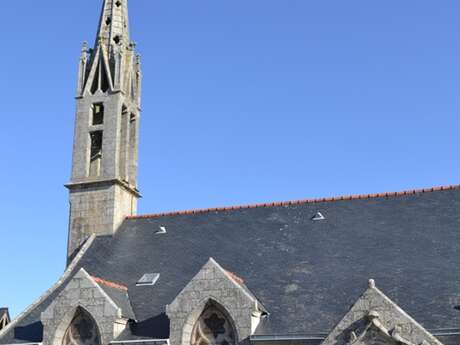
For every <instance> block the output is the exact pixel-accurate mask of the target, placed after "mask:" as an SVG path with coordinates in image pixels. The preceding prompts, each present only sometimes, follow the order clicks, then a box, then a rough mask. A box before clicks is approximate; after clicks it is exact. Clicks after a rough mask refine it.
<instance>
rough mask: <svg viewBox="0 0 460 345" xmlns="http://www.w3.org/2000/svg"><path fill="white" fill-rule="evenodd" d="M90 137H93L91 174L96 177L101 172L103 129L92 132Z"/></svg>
mask: <svg viewBox="0 0 460 345" xmlns="http://www.w3.org/2000/svg"><path fill="white" fill-rule="evenodd" d="M90 139H91V152H90V165H89V176H92V177H96V176H99V175H100V174H101V160H102V131H95V132H91V133H90Z"/></svg>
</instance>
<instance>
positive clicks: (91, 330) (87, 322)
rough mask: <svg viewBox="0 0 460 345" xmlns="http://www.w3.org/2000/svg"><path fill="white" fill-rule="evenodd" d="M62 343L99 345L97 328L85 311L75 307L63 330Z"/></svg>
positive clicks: (99, 337)
mask: <svg viewBox="0 0 460 345" xmlns="http://www.w3.org/2000/svg"><path fill="white" fill-rule="evenodd" d="M62 345H101V336H100V334H99V329H98V327H97V325H96V322H95V321H94V319H93V318H92V317H91V315H90V314H89V313H88V312H87V311H85V310H84V309H82V308H78V309H77V311H76V312H75V316H74V318H73V319H72V322H71V323H70V325H69V327H68V328H67V331H66V332H65V335H64V339H63V341H62Z"/></svg>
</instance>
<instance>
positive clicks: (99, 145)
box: [66, 0, 141, 260]
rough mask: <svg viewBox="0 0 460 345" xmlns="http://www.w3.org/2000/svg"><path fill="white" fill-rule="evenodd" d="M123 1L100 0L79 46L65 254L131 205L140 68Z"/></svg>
mask: <svg viewBox="0 0 460 345" xmlns="http://www.w3.org/2000/svg"><path fill="white" fill-rule="evenodd" d="M127 2H128V0H104V3H103V8H102V14H101V19H100V22H99V29H98V32H97V38H96V42H95V45H94V48H93V49H88V46H87V44H86V43H84V44H83V49H82V52H81V57H80V66H79V72H78V88H77V97H76V98H77V113H76V120H75V137H74V145H73V162H72V177H71V181H70V183H69V184H67V185H66V187H67V188H68V189H69V192H70V220H69V240H68V251H67V257H68V260H69V259H70V258H72V256H73V255H74V253H75V251H76V250H77V249H78V248H79V247H80V246H81V245H82V243H83V242H84V241H85V240H86V239H87V238H88V237H89V236H90V235H91V234H96V235H111V234H113V233H114V232H115V231H116V230H117V228H118V227H119V225H120V224H121V222H122V221H123V219H124V218H125V217H126V216H129V215H135V214H136V211H137V201H138V199H139V197H140V194H139V191H138V190H137V161H138V139H139V118H140V103H141V69H140V58H139V56H138V55H136V53H135V44H134V43H133V42H131V41H130V37H129V25H128V24H129V23H128V3H127Z"/></svg>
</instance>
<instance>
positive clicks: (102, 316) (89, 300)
mask: <svg viewBox="0 0 460 345" xmlns="http://www.w3.org/2000/svg"><path fill="white" fill-rule="evenodd" d="M78 307H81V308H83V309H84V310H86V311H87V312H88V313H89V314H90V315H91V316H92V317H93V319H94V320H95V322H96V324H97V326H98V328H99V332H100V335H101V341H102V345H108V344H109V343H110V341H112V340H113V339H114V338H115V337H116V336H117V335H118V334H119V333H120V332H121V330H123V329H124V328H125V327H126V320H123V319H122V318H121V310H120V308H118V307H117V306H116V305H115V304H114V302H113V301H112V300H111V299H110V298H109V297H108V296H107V295H106V294H105V293H104V291H103V290H102V289H101V288H100V287H99V286H98V285H97V284H96V283H95V282H94V281H93V280H92V278H91V277H90V276H89V275H88V274H87V273H86V272H85V271H84V270H80V271H79V272H78V273H77V274H76V275H75V276H74V277H73V278H72V280H71V281H70V282H69V283H68V284H67V286H66V287H65V288H64V290H63V291H62V292H61V293H60V294H59V296H58V297H57V298H56V299H55V300H54V301H53V302H52V303H51V304H50V305H49V307H48V308H47V309H46V310H45V311H44V312H43V313H42V315H41V321H42V323H43V345H61V344H62V338H63V337H64V334H65V332H66V330H67V328H68V326H69V325H70V323H71V321H72V319H73V317H74V315H75V312H76V310H77V308H78Z"/></svg>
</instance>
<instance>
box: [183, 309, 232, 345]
mask: <svg viewBox="0 0 460 345" xmlns="http://www.w3.org/2000/svg"><path fill="white" fill-rule="evenodd" d="M235 344H236V332H235V329H234V327H233V323H232V322H231V320H230V319H229V318H228V317H227V315H226V313H224V312H223V311H222V309H221V308H219V307H218V306H216V305H215V304H213V303H209V304H208V305H207V306H206V308H205V309H204V311H203V312H202V314H201V316H200V317H199V318H198V320H197V322H196V324H195V326H194V327H193V330H192V338H191V345H235Z"/></svg>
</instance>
